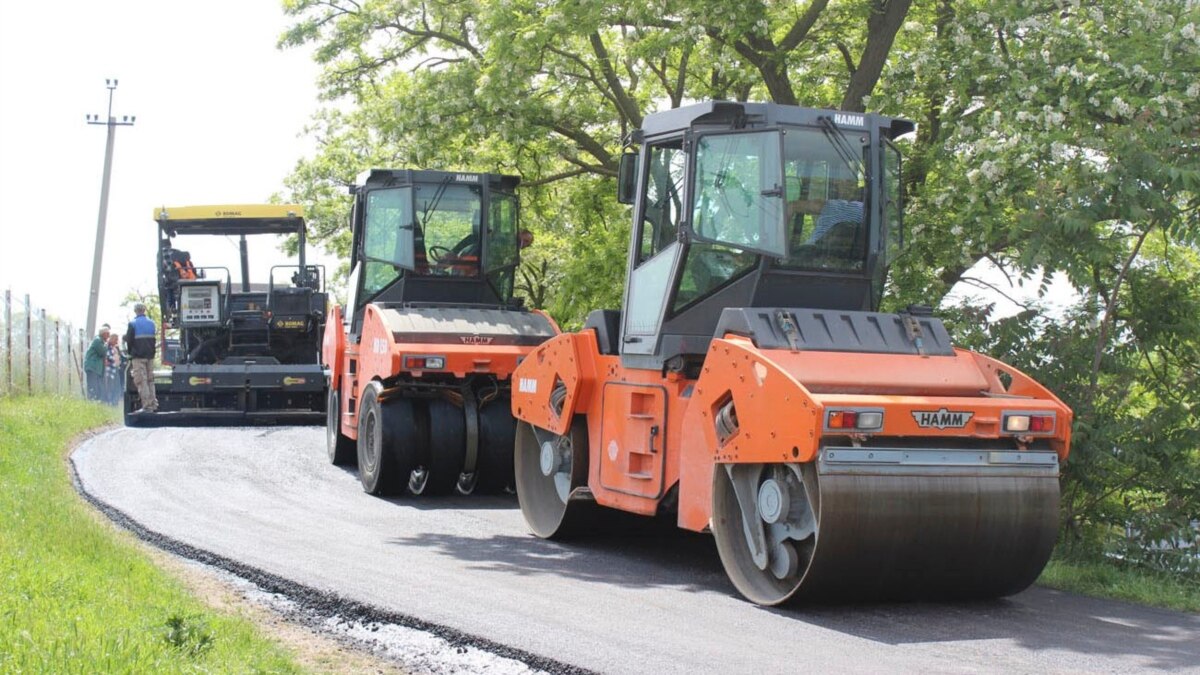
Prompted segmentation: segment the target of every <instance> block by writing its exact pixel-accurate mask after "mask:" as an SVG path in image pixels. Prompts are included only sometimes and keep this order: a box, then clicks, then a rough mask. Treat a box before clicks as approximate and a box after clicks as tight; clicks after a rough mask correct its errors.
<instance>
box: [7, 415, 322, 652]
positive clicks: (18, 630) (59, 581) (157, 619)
mask: <svg viewBox="0 0 1200 675" xmlns="http://www.w3.org/2000/svg"><path fill="white" fill-rule="evenodd" d="M114 420H115V416H114V413H113V411H112V409H110V408H104V407H102V406H99V405H95V404H90V403H85V402H82V401H75V400H64V399H50V398H0V672H34V673H49V672H55V673H74V672H88V673H92V672H104V673H110V672H112V673H115V672H155V673H158V672H165V673H174V672H297V671H298V670H299V669H298V667H297V666H296V665H295V664H294V663H293V661H292V659H291V657H290V655H289V654H287V653H286V652H285V651H284V650H283V649H282V648H280V647H279V646H277V645H275V644H274V643H272V642H269V641H268V640H266V639H264V638H263V637H261V636H260V635H259V634H258V632H257V631H256V629H255V627H254V626H253V625H252V624H251V623H250V622H248V621H247V620H245V619H241V618H236V617H232V616H228V615H224V614H220V613H216V612H213V611H212V610H211V609H209V608H208V607H206V606H205V605H204V604H202V603H201V602H200V601H199V600H197V599H195V598H194V597H192V596H190V595H189V594H188V593H187V592H186V591H185V590H184V588H183V586H182V585H181V583H180V582H179V581H177V580H176V579H175V578H174V577H171V576H169V575H168V574H166V573H165V572H163V571H161V570H160V569H158V568H157V567H155V565H154V564H153V563H152V562H151V561H150V560H149V559H148V558H146V557H145V556H144V555H142V554H141V553H140V552H139V551H138V550H137V548H136V547H135V546H134V545H132V544H131V543H128V542H125V541H122V540H121V537H120V536H118V535H116V534H114V533H113V532H111V531H109V530H106V529H105V528H103V527H99V526H97V523H96V520H95V518H94V516H93V514H91V513H89V512H88V511H87V507H86V506H84V505H83V503H82V502H81V501H80V500H79V499H78V498H77V497H76V495H75V493H74V490H73V489H72V488H71V484H70V479H69V478H68V477H67V472H66V470H65V468H64V466H63V451H64V449H65V447H66V444H67V442H68V441H69V440H70V439H71V438H72V437H73V436H75V435H76V434H78V433H79V432H81V431H84V430H86V429H89V428H94V427H97V426H100V425H102V424H104V423H106V422H110V421H114Z"/></svg>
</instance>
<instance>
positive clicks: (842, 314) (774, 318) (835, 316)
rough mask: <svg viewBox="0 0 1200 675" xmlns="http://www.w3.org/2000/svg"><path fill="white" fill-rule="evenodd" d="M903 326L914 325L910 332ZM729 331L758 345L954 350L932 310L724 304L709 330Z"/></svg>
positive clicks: (924, 351) (888, 350)
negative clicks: (904, 311) (898, 311)
mask: <svg viewBox="0 0 1200 675" xmlns="http://www.w3.org/2000/svg"><path fill="white" fill-rule="evenodd" d="M906 322H907V323H908V325H906ZM908 326H913V327H915V328H917V329H919V330H918V331H917V332H913V333H912V334H911V335H910V329H909V327H908ZM730 333H732V334H734V335H741V336H744V337H748V338H750V339H751V340H753V341H754V344H755V345H756V346H757V347H758V348H759V349H790V350H795V351H822V352H859V353H872V354H914V355H928V356H953V355H954V347H953V344H952V343H951V341H950V335H949V333H947V332H946V327H945V326H944V325H942V321H941V319H938V318H936V317H932V316H914V315H901V314H886V313H883V312H850V311H842V310H824V309H804V308H793V307H750V308H729V309H726V310H725V311H724V312H722V313H721V319H720V321H718V322H717V330H716V331H715V332H714V334H713V335H714V337H723V336H725V335H727V334H730Z"/></svg>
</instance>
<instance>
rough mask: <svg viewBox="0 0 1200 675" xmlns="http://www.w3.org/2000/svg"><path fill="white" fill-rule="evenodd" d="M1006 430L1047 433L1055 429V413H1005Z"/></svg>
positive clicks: (1010, 431)
mask: <svg viewBox="0 0 1200 675" xmlns="http://www.w3.org/2000/svg"><path fill="white" fill-rule="evenodd" d="M1004 430H1005V431H1007V432H1009V433H1018V434H1020V433H1031V434H1047V433H1051V432H1053V431H1054V415H1051V414H1046V413H1005V415H1004Z"/></svg>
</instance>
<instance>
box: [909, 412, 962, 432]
mask: <svg viewBox="0 0 1200 675" xmlns="http://www.w3.org/2000/svg"><path fill="white" fill-rule="evenodd" d="M912 416H913V419H915V420H916V421H917V426H919V427H922V428H925V429H929V428H933V429H961V428H963V427H965V426H967V422H970V421H971V418H972V417H974V416H975V413H973V412H968V411H965V410H946V409H945V408H942V409H941V410H914V411H913V414H912Z"/></svg>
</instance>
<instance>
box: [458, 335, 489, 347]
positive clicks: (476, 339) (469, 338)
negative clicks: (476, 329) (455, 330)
mask: <svg viewBox="0 0 1200 675" xmlns="http://www.w3.org/2000/svg"><path fill="white" fill-rule="evenodd" d="M458 339H459V340H462V341H463V344H464V345H490V344H492V340H495V339H496V338H494V337H489V336H486V335H462V336H459V338H458Z"/></svg>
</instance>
